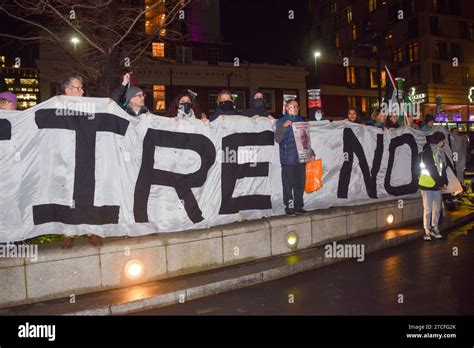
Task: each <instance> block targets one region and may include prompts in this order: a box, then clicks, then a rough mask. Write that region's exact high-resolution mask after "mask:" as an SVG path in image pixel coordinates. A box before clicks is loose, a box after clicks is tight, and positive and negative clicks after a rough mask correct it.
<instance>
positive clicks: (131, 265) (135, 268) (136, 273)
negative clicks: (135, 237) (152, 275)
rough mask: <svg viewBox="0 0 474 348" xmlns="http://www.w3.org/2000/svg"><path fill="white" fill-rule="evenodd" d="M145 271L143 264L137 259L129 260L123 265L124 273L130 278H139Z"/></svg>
mask: <svg viewBox="0 0 474 348" xmlns="http://www.w3.org/2000/svg"><path fill="white" fill-rule="evenodd" d="M144 272H145V265H144V264H143V262H141V261H140V260H137V259H133V260H130V261H128V262H127V263H126V265H125V275H126V276H127V277H128V278H130V279H132V280H135V279H138V278H140V277H141V276H142V275H143V274H144Z"/></svg>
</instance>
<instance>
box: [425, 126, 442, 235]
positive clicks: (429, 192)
mask: <svg viewBox="0 0 474 348" xmlns="http://www.w3.org/2000/svg"><path fill="white" fill-rule="evenodd" d="M445 142H446V141H445V136H444V134H443V133H442V132H435V133H433V134H432V136H431V137H429V142H428V143H427V144H426V145H425V146H424V147H423V152H422V153H421V161H420V169H421V171H420V177H419V179H418V186H419V189H420V191H421V196H422V198H423V227H424V230H425V234H424V236H423V239H424V240H431V237H432V236H433V237H435V238H437V239H439V238H442V237H443V236H442V235H441V233H440V232H439V229H438V221H439V216H440V212H441V189H442V188H443V187H445V186H446V185H447V184H448V178H447V175H446V168H447V163H446V158H445V155H444V152H443V151H442V149H443V147H444V146H445Z"/></svg>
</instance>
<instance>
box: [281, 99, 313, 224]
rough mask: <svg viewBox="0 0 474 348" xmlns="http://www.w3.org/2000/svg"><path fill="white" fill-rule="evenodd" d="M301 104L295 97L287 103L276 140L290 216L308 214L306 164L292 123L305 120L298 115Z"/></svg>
mask: <svg viewBox="0 0 474 348" xmlns="http://www.w3.org/2000/svg"><path fill="white" fill-rule="evenodd" d="M298 112H299V106H298V102H297V101H296V100H294V99H292V100H289V101H288V102H287V103H286V107H285V114H284V115H283V116H282V117H281V118H280V119H279V120H278V121H277V124H276V131H275V141H276V142H277V143H279V144H280V162H281V178H282V185H283V203H284V204H285V212H286V214H287V215H288V216H295V215H306V214H308V212H307V211H306V210H304V209H303V207H304V201H303V193H304V186H305V177H306V170H305V164H304V163H300V161H299V158H298V149H297V146H296V141H295V136H294V133H293V128H292V124H293V123H297V122H304V120H303V119H302V118H301V117H298Z"/></svg>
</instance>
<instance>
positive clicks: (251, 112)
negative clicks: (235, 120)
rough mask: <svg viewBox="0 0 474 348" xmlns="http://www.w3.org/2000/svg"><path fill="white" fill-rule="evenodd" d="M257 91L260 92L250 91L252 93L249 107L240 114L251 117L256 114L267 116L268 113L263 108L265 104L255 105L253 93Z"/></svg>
mask: <svg viewBox="0 0 474 348" xmlns="http://www.w3.org/2000/svg"><path fill="white" fill-rule="evenodd" d="M257 93H261V92H260V91H256V92H254V93H252V95H251V96H250V102H249V108H248V109H246V110H244V111H243V112H242V116H248V117H252V116H255V115H258V116H263V117H267V116H268V115H270V113H269V112H268V110H267V109H265V105H263V106H262V107H257V106H256V105H255V99H254V98H255V94H257Z"/></svg>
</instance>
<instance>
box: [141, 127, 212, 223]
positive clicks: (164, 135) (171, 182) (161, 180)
mask: <svg viewBox="0 0 474 348" xmlns="http://www.w3.org/2000/svg"><path fill="white" fill-rule="evenodd" d="M156 146H161V147H170V148H176V149H186V150H192V151H195V152H197V153H198V154H199V156H201V168H199V170H198V171H196V172H194V173H189V174H179V173H173V172H169V171H166V170H160V169H153V165H154V163H155V147H156ZM176 160H179V158H177V159H176ZM215 161H216V149H215V148H214V144H212V142H211V141H210V140H209V139H208V138H207V137H205V136H204V135H201V134H189V133H178V132H169V131H162V130H159V129H148V131H147V133H146V135H145V139H144V140H143V155H142V165H141V167H140V172H139V174H138V179H137V183H136V186H135V195H134V196H135V202H134V203H133V214H134V216H135V221H136V222H148V212H147V205H148V197H149V196H150V188H151V185H163V186H169V187H173V188H174V189H175V190H176V193H177V194H178V197H179V199H181V200H183V201H184V209H185V210H186V213H187V214H188V217H189V219H191V221H192V222H193V223H198V222H200V221H202V220H204V218H203V217H202V211H201V209H199V205H198V203H197V201H196V197H194V194H193V191H191V188H192V187H200V186H202V185H204V183H205V182H206V179H207V172H208V171H209V168H211V167H212V165H213V164H214V162H215Z"/></svg>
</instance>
